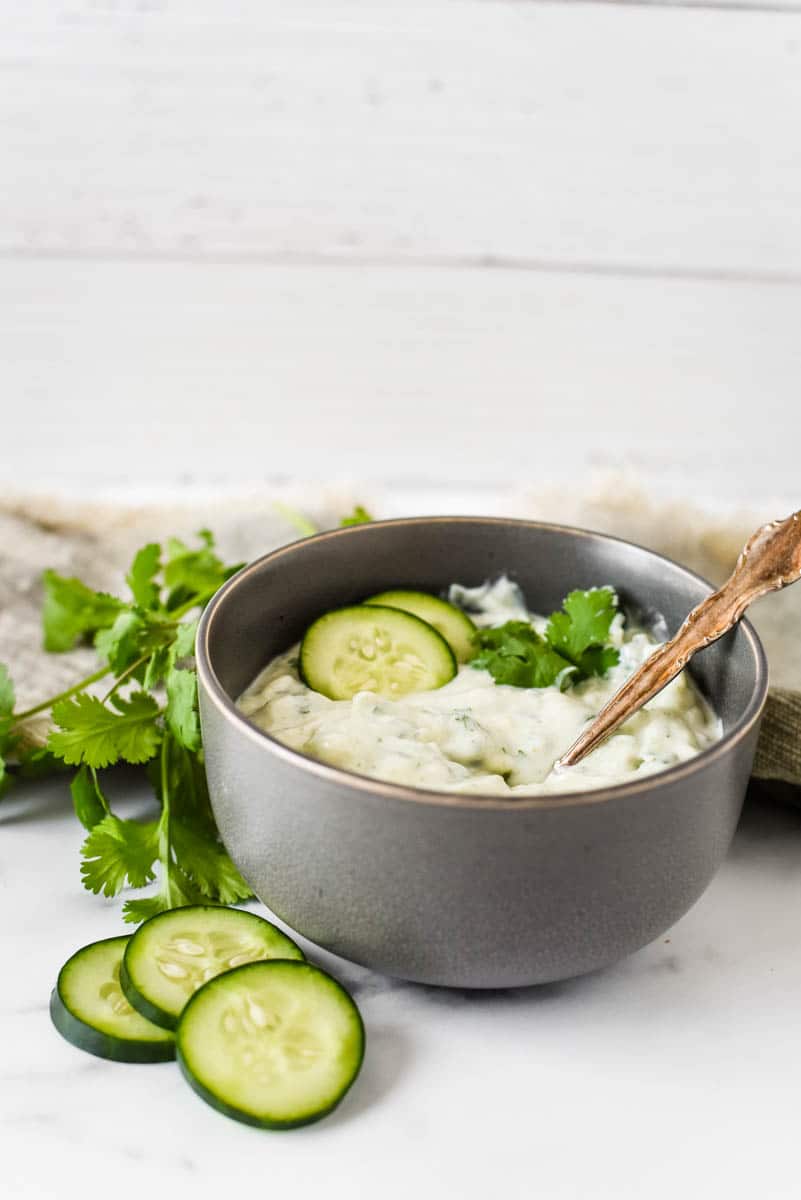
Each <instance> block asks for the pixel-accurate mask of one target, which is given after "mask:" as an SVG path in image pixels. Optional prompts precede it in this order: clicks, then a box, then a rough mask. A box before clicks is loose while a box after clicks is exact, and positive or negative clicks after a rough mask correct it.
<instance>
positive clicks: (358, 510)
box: [339, 504, 373, 528]
mask: <svg viewBox="0 0 801 1200" xmlns="http://www.w3.org/2000/svg"><path fill="white" fill-rule="evenodd" d="M372 520H373V518H372V517H371V516H370V514H369V512H368V511H367V509H366V508H363V507H362V505H361V504H357V505H356V507H355V508H354V510H353V512H352V513H351V514H350V516H348V517H343V518H342V520H341V521H340V522H339V524H340V525H341V526H342V527H343V528H346V527H347V526H348V525H369V524H370V522H371V521H372Z"/></svg>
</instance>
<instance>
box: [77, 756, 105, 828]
mask: <svg viewBox="0 0 801 1200" xmlns="http://www.w3.org/2000/svg"><path fill="white" fill-rule="evenodd" d="M70 792H71V794H72V803H73V805H74V807H75V815H76V817H77V818H78V820H79V821H80V822H81V824H82V825H83V827H84V829H94V827H95V825H99V824H100V822H101V821H102V820H103V819H104V817H107V816H108V815H109V807H108V801H107V800H106V797H105V796H104V795H103V793H102V791H101V790H100V784H99V783H98V782H97V775H96V773H95V771H94V770H93V768H92V767H87V766H85V765H84V766H83V767H81V769H80V771H78V773H77V774H76V775H75V776H74V777H73V780H72V783H71V784H70Z"/></svg>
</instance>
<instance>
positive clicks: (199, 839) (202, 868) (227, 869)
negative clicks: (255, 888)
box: [171, 820, 253, 904]
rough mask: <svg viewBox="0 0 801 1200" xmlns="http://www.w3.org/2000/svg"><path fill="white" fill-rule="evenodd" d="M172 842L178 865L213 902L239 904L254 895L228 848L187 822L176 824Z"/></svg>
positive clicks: (173, 829) (176, 822)
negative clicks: (229, 854) (229, 855)
mask: <svg viewBox="0 0 801 1200" xmlns="http://www.w3.org/2000/svg"><path fill="white" fill-rule="evenodd" d="M171 832H172V839H173V848H174V851H175V858H176V861H177V863H178V866H179V867H180V868H181V870H182V871H183V873H184V875H186V876H187V877H188V878H189V879H191V880H192V882H193V883H194V884H195V885H196V887H197V888H198V889H199V890H200V891H201V892H202V893H203V895H204V896H205V897H207V898H208V899H209V900H216V901H218V902H219V903H220V904H238V903H239V901H240V900H247V899H249V897H250V896H252V895H253V893H252V892H251V890H250V888H249V887H248V885H247V884H246V883H245V881H244V879H243V878H242V876H241V875H240V874H239V871H237V869H236V867H235V866H234V864H233V863H232V862H231V859H230V858H229V857H228V854H227V852H226V850H225V849H224V847H223V846H222V845H221V844H220V843H219V842H218V841H216V839H214V840H212V839H211V838H209V837H208V836H207V835H205V834H201V833H198V832H196V831H195V830H194V829H193V828H192V827H191V826H190V825H188V824H186V823H185V822H184V821H178V820H176V821H174V822H173V823H172V830H171Z"/></svg>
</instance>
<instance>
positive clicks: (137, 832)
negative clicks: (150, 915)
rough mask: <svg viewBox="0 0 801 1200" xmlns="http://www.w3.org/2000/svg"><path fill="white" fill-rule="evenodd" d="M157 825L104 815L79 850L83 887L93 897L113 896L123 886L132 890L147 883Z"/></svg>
mask: <svg viewBox="0 0 801 1200" xmlns="http://www.w3.org/2000/svg"><path fill="white" fill-rule="evenodd" d="M159 825H160V822H159V821H147V822H139V821H122V820H120V818H119V817H115V816H114V815H113V814H112V813H109V814H108V815H107V816H105V817H104V818H103V819H102V821H99V822H98V823H97V824H96V825H95V826H94V827H93V829H92V830H91V832H90V834H89V836H88V837H87V838H86V840H85V842H84V844H83V846H82V848H81V855H82V859H83V861H82V862H81V875H82V877H83V884H84V887H85V888H87V889H88V890H89V891H90V892H94V893H95V894H97V893H98V892H102V893H103V895H104V896H116V895H117V893H118V892H119V891H121V890H122V888H124V887H125V885H126V883H128V884H130V886H131V887H135V888H138V887H144V886H145V884H147V883H151V882H152V881H153V879H155V873H154V871H153V864H154V862H155V861H156V857H157V855H158V849H159Z"/></svg>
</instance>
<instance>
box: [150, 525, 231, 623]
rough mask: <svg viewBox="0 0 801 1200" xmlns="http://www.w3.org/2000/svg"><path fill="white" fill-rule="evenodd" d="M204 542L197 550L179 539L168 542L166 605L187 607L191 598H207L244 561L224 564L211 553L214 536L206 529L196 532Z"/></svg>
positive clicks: (164, 574)
mask: <svg viewBox="0 0 801 1200" xmlns="http://www.w3.org/2000/svg"><path fill="white" fill-rule="evenodd" d="M198 536H199V537H200V539H201V541H202V543H203V545H202V546H201V548H200V549H199V550H192V549H191V548H190V547H189V546H187V545H186V543H185V542H182V541H180V540H179V539H178V538H170V539H169V541H168V542H167V562H166V563H165V564H164V569H163V576H164V583H165V584H166V586H167V587H168V588H169V589H170V591H169V595H168V597H167V608H168V609H169V610H171V611H173V610H175V609H176V608H186V607H187V606H188V605H189V604H191V602H192V601H193V600H196V601H197V602H198V603H200V602H201V601H203V600H206V599H208V598H209V597H210V596H211V595H212V594H213V593H214V592H216V591H217V588H219V587H221V586H222V585H223V584H224V583H225V581H226V579H230V578H231V576H232V575H234V574H236V572H237V571H238V570H239V569H240V567H242V566H243V565H244V564H242V563H236V564H235V565H234V566H232V567H226V566H225V564H224V563H223V562H222V560H221V559H220V558H218V557H217V555H216V554H215V553H214V539H213V538H212V536H211V534H210V533H209V531H208V530H207V529H203V530H201V531H200V533H199V535H198Z"/></svg>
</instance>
